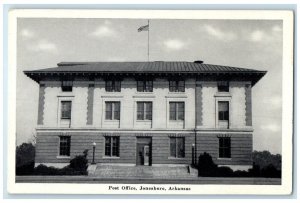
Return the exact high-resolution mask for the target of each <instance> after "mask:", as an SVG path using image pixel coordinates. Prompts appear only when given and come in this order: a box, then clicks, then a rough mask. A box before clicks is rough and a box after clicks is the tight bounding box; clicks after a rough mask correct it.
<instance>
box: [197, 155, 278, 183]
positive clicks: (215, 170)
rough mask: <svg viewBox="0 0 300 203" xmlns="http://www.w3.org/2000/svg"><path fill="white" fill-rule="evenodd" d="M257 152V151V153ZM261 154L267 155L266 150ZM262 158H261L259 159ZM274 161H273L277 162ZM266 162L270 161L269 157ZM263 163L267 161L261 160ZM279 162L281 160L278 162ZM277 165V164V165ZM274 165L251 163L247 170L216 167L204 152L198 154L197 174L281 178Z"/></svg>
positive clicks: (205, 175)
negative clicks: (251, 165)
mask: <svg viewBox="0 0 300 203" xmlns="http://www.w3.org/2000/svg"><path fill="white" fill-rule="evenodd" d="M258 154H259V153H258ZM262 154H264V155H267V157H272V155H271V156H269V155H268V154H270V153H267V152H266V151H265V152H263V153H262ZM278 157H279V156H277V155H276V158H275V159H276V160H277V161H278ZM260 160H263V159H260ZM277 161H275V162H277ZM268 162H272V161H271V160H270V159H269V160H268ZM263 163H264V164H265V163H267V161H264V162H263ZM277 163H279V162H277ZM280 163H281V162H280ZM277 167H278V165H277ZM277 167H276V166H274V165H273V164H268V165H266V166H264V167H261V166H260V165H258V164H255V163H253V168H251V169H249V170H248V171H240V170H238V171H233V170H232V169H231V168H229V167H225V166H221V167H218V166H217V165H216V164H215V163H214V162H213V160H212V157H211V156H210V155H209V154H208V153H206V152H204V153H203V154H201V155H200V156H199V161H198V176H204V177H267V178H281V170H279V169H278V168H277Z"/></svg>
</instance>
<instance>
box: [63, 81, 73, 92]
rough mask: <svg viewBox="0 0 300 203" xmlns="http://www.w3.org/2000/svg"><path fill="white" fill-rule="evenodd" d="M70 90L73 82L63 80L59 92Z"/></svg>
mask: <svg viewBox="0 0 300 203" xmlns="http://www.w3.org/2000/svg"><path fill="white" fill-rule="evenodd" d="M72 88H73V81H71V80H68V81H65V80H63V81H62V83H61V90H62V91H63V92H72Z"/></svg>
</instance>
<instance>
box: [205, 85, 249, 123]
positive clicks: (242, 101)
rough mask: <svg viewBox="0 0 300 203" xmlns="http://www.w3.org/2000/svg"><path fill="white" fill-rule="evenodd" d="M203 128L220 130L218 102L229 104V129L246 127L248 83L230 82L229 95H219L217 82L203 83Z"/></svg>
mask: <svg viewBox="0 0 300 203" xmlns="http://www.w3.org/2000/svg"><path fill="white" fill-rule="evenodd" d="M201 84H202V105H203V106H202V119H203V121H202V122H203V126H200V127H201V128H207V129H210V128H218V118H217V114H218V107H217V104H218V101H228V102H229V128H231V129H233V128H244V127H245V126H246V97H245V84H246V82H230V88H229V93H219V92H218V87H217V82H202V83H201Z"/></svg>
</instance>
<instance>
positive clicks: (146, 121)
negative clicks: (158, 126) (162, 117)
mask: <svg viewBox="0 0 300 203" xmlns="http://www.w3.org/2000/svg"><path fill="white" fill-rule="evenodd" d="M136 122H137V123H151V122H152V120H136Z"/></svg>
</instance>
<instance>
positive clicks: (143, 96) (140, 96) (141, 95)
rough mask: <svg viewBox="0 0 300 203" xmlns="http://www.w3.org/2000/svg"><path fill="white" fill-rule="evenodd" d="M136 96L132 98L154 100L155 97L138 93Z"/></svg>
mask: <svg viewBox="0 0 300 203" xmlns="http://www.w3.org/2000/svg"><path fill="white" fill-rule="evenodd" d="M142 93H143V92H142ZM149 93H152V92H149ZM138 94H139V95H134V96H132V97H133V98H155V95H149V94H146V95H143V94H140V93H138Z"/></svg>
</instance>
